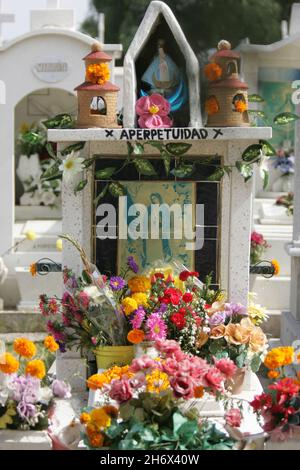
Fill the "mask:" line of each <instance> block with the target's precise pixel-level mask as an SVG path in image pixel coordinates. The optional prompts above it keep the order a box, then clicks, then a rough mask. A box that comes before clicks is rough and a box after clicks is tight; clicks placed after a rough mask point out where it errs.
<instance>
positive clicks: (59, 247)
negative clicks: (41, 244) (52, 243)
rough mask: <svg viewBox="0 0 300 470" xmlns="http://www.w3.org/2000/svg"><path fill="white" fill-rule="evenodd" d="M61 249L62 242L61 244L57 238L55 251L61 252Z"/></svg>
mask: <svg viewBox="0 0 300 470" xmlns="http://www.w3.org/2000/svg"><path fill="white" fill-rule="evenodd" d="M62 248H63V242H62V239H61V238H59V239H58V240H56V249H57V251H62Z"/></svg>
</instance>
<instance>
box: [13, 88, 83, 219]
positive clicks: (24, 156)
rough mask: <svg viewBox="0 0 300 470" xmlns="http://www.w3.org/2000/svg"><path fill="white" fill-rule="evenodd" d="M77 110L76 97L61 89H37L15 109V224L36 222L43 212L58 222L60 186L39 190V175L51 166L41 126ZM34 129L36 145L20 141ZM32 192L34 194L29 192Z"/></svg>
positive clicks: (54, 185) (50, 186) (44, 133)
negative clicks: (38, 215)
mask: <svg viewBox="0 0 300 470" xmlns="http://www.w3.org/2000/svg"><path fill="white" fill-rule="evenodd" d="M76 110H77V98H76V96H75V95H74V94H73V93H70V92H68V91H66V90H64V89H61V88H41V89H37V90H35V91H33V92H31V93H29V94H27V95H25V96H24V97H23V98H22V99H21V100H20V101H19V102H18V103H17V104H16V106H15V109H14V156H15V161H14V169H15V176H14V177H15V205H16V220H20V219H22V220H24V219H26V218H27V217H28V218H34V217H35V214H39V213H42V212H43V214H44V215H45V216H46V218H47V216H48V217H51V214H53V218H55V217H56V216H57V214H59V213H60V209H61V207H60V206H61V201H60V187H59V184H58V183H57V182H53V183H51V184H50V183H47V184H46V185H45V187H44V188H40V189H39V187H37V184H39V176H38V174H39V172H40V171H41V170H42V169H43V168H45V166H46V165H48V164H50V160H49V154H48V152H47V150H46V148H45V142H46V141H45V140H44V139H43V136H44V135H45V137H46V130H45V131H43V126H42V125H41V122H42V121H44V120H46V119H48V118H50V117H53V116H55V115H57V114H60V113H69V114H72V115H74V116H75V115H76ZM31 129H33V130H34V131H37V132H36V134H37V136H38V137H37V139H36V142H33V145H29V143H28V140H26V139H22V141H21V140H20V134H21V133H22V134H23V135H24V133H26V132H28V131H30V130H31ZM30 155H31V156H30ZM20 160H21V162H20ZM25 181H26V183H24V182H25ZM27 181H28V183H27ZM30 181H31V183H30ZM46 186H47V187H46ZM25 188H27V191H25ZM30 188H32V191H28V189H30ZM33 188H37V189H33ZM25 192H26V196H24V193H25ZM46 193H47V194H46ZM37 208H38V209H37Z"/></svg>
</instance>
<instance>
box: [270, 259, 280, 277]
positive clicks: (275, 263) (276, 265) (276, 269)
mask: <svg viewBox="0 0 300 470" xmlns="http://www.w3.org/2000/svg"><path fill="white" fill-rule="evenodd" d="M271 263H272V265H273V268H274V274H275V276H278V274H279V273H280V264H279V263H278V261H277V260H276V259H272V261H271Z"/></svg>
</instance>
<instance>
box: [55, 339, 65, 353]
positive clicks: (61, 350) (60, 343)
mask: <svg viewBox="0 0 300 470" xmlns="http://www.w3.org/2000/svg"><path fill="white" fill-rule="evenodd" d="M57 343H58V346H59V351H60V352H61V353H65V352H66V345H65V343H62V342H61V341H57Z"/></svg>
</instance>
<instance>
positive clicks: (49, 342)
mask: <svg viewBox="0 0 300 470" xmlns="http://www.w3.org/2000/svg"><path fill="white" fill-rule="evenodd" d="M44 346H45V348H46V349H48V350H49V351H51V352H55V351H57V350H58V349H59V345H58V344H57V342H56V341H55V339H54V338H53V336H51V335H49V336H46V338H45V339H44Z"/></svg>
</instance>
